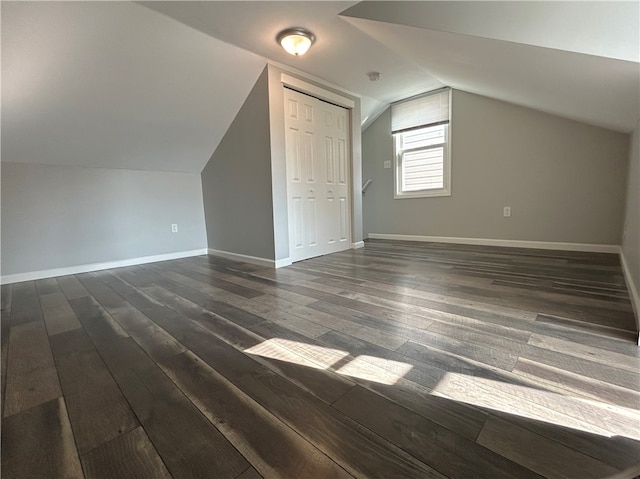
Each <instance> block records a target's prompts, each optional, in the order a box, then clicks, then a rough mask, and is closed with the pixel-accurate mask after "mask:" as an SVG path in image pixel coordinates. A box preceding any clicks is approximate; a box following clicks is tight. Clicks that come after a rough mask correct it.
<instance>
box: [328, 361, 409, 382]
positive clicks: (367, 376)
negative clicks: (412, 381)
mask: <svg viewBox="0 0 640 479" xmlns="http://www.w3.org/2000/svg"><path fill="white" fill-rule="evenodd" d="M411 368H413V366H412V365H411V364H407V363H401V362H398V361H391V360H389V359H384V358H377V357H374V356H358V357H356V358H355V359H354V360H353V361H351V362H349V363H347V364H345V365H344V366H342V367H341V368H340V369H338V370H336V372H337V373H338V374H342V375H345V376H351V377H354V378H360V379H364V380H366V381H374V382H377V383H381V384H388V385H393V384H395V383H397V382H398V380H399V379H400V378H402V377H403V376H404V375H405V374H407V373H408V372H409V371H410V370H411Z"/></svg>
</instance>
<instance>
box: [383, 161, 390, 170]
mask: <svg viewBox="0 0 640 479" xmlns="http://www.w3.org/2000/svg"><path fill="white" fill-rule="evenodd" d="M384 167H385V168H391V160H386V161H385V162H384Z"/></svg>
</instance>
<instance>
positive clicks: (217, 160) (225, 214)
mask: <svg viewBox="0 0 640 479" xmlns="http://www.w3.org/2000/svg"><path fill="white" fill-rule="evenodd" d="M201 176H202V193H203V198H204V212H205V217H206V224H207V238H208V243H209V248H211V249H216V250H220V251H227V252H231V253H237V254H243V255H248V256H255V257H258V258H265V259H274V258H275V257H274V240H273V208H272V205H273V203H272V199H271V196H272V195H271V147H270V140H269V85H268V78H267V68H266V67H265V69H264V71H263V72H262V74H261V75H260V77H259V78H258V81H257V82H256V83H255V85H254V87H253V89H252V90H251V93H250V94H249V96H248V97H247V99H246V100H245V102H244V104H243V105H242V108H241V109H240V111H239V112H238V114H237V115H236V117H235V119H234V120H233V122H232V123H231V126H230V127H229V129H228V130H227V132H226V134H225V136H224V137H223V138H222V141H221V142H220V144H219V145H218V148H217V149H216V151H215V152H214V153H213V155H212V156H211V159H210V160H209V162H208V163H207V166H205V168H204V170H203V171H202V175H201Z"/></svg>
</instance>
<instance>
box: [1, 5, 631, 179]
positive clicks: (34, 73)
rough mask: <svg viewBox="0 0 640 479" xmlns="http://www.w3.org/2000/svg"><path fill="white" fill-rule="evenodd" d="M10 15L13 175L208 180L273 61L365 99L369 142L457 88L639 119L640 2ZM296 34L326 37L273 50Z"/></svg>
mask: <svg viewBox="0 0 640 479" xmlns="http://www.w3.org/2000/svg"><path fill="white" fill-rule="evenodd" d="M0 8H1V9H2V11H1V14H2V80H3V81H2V161H15V162H27V163H46V164H58V165H76V166H93V167H107V168H131V169H152V170H168V171H188V172H200V171H201V170H202V168H203V167H204V166H205V165H206V163H207V161H208V160H209V158H210V156H211V154H212V153H213V151H215V148H216V146H217V145H218V143H219V142H220V140H221V138H222V137H223V135H224V133H225V132H226V129H227V128H228V126H229V125H230V123H231V121H232V120H233V118H234V116H235V114H236V113H237V111H238V110H239V108H240V106H241V105H242V103H243V101H244V99H245V98H246V96H247V95H248V93H249V91H250V90H251V87H252V86H253V84H254V82H255V80H256V79H257V77H258V75H259V74H260V72H261V71H262V69H263V68H264V66H265V65H266V63H267V62H268V61H270V62H275V63H278V64H282V65H285V66H287V67H289V68H292V69H295V70H298V71H300V72H303V73H305V74H307V75H309V76H312V77H316V78H318V79H322V80H324V81H325V82H327V83H329V84H332V85H335V86H338V87H340V88H343V89H345V90H347V91H350V92H352V93H354V94H357V95H359V96H361V98H362V106H363V108H362V120H363V122H364V124H365V126H367V125H368V124H370V123H371V121H372V120H373V119H374V118H375V117H376V115H377V114H379V113H380V112H381V111H383V110H384V108H385V107H386V106H387V105H388V104H389V103H390V102H392V101H395V100H398V99H401V98H405V97H407V96H411V95H413V94H416V93H420V92H423V91H428V90H431V89H434V88H438V87H440V86H443V85H448V86H452V87H454V88H458V89H462V90H466V91H469V92H472V93H478V94H481V95H485V96H488V97H492V98H496V99H499V100H504V101H508V102H512V103H515V104H519V105H523V106H527V107H531V108H535V109H538V110H542V111H545V112H548V113H552V114H556V115H560V116H564V117H568V118H572V119H576V120H578V121H582V122H585V123H589V124H593V125H597V126H601V127H604V128H610V129H614V130H618V131H623V132H629V131H631V130H632V129H633V127H634V126H635V124H636V121H637V119H638V116H639V105H640V58H639V52H638V49H639V44H640V37H639V30H640V28H639V22H640V20H639V18H640V10H639V3H638V2H637V1H635V2H634V1H631V2H588V1H587V2H519V1H514V2H511V1H504V2H482V1H480V2H455V1H452V2H385V1H371V2H369V1H367V2H361V3H357V2H332V1H320V2H314V1H299V2H272V1H258V2H243V1H231V2H190V1H177V2H164V1H159V2H138V3H129V2H6V1H3V2H2V3H1V7H0ZM291 26H304V27H306V28H309V29H310V30H312V31H313V32H314V33H315V34H316V36H317V41H316V43H315V44H314V45H313V47H312V48H311V50H310V51H309V53H308V54H307V55H305V56H303V57H299V58H296V57H291V56H289V55H287V54H286V53H284V52H283V51H282V49H281V48H280V47H279V45H277V43H276V42H275V36H276V35H277V33H278V32H279V31H280V30H282V29H284V28H287V27H291ZM370 71H378V72H381V73H382V78H381V79H380V80H379V81H377V82H370V81H369V79H368V77H367V73H368V72H370Z"/></svg>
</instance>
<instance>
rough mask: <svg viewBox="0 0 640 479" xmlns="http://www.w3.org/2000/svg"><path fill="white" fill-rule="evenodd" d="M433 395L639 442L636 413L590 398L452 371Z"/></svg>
mask: <svg viewBox="0 0 640 479" xmlns="http://www.w3.org/2000/svg"><path fill="white" fill-rule="evenodd" d="M432 394H434V395H437V396H441V397H444V398H448V399H453V400H455V401H458V402H463V403H467V404H471V405H474V406H480V407H483V408H487V409H492V410H494V411H501V412H504V413H507V414H512V415H515V416H520V417H523V418H529V419H533V420H535V421H542V422H546V423H550V424H555V425H558V426H563V427H568V428H571V429H577V430H580V431H585V432H588V433H592V434H598V435H600V436H605V437H612V436H624V437H628V438H630V439H635V440H638V439H640V413H639V411H637V410H634V409H630V408H626V407H622V406H614V405H611V404H605V403H601V402H599V401H594V400H592V399H587V398H581V397H575V396H570V395H565V394H560V393H557V392H552V391H545V390H540V389H536V388H534V387H529V386H523V385H517V384H510V383H506V382H502V381H496V380H493V379H487V378H482V377H476V376H468V375H465V374H460V373H451V372H448V373H446V374H445V375H444V376H443V377H442V379H441V380H440V381H439V382H438V384H437V386H436V387H435V388H434V389H433V392H432Z"/></svg>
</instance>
